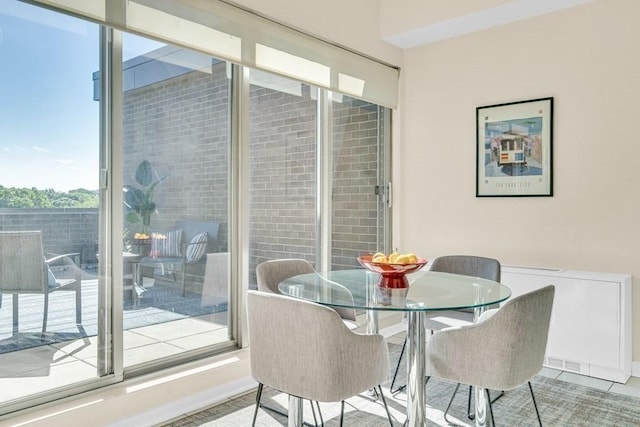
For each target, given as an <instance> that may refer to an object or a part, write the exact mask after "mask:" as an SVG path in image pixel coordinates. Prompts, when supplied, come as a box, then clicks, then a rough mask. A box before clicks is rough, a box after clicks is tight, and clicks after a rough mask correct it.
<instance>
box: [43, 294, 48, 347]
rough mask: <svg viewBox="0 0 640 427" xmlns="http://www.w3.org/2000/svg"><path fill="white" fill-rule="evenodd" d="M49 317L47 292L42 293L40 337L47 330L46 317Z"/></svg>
mask: <svg viewBox="0 0 640 427" xmlns="http://www.w3.org/2000/svg"><path fill="white" fill-rule="evenodd" d="M48 317H49V293H48V292H45V293H44V313H43V315H42V339H43V340H44V334H45V332H46V331H47V318H48Z"/></svg>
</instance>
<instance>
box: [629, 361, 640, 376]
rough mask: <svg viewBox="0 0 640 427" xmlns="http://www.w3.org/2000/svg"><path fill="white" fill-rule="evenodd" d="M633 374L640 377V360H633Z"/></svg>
mask: <svg viewBox="0 0 640 427" xmlns="http://www.w3.org/2000/svg"><path fill="white" fill-rule="evenodd" d="M631 376H632V377H640V362H631Z"/></svg>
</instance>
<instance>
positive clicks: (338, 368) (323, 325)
mask: <svg viewBox="0 0 640 427" xmlns="http://www.w3.org/2000/svg"><path fill="white" fill-rule="evenodd" d="M247 313H248V319H249V322H248V325H249V353H250V358H251V375H252V376H253V378H254V379H255V380H256V381H258V383H259V387H258V396H257V398H256V400H257V402H256V409H255V412H254V417H253V424H252V425H255V420H256V416H257V413H258V408H259V401H260V396H261V393H262V389H263V386H264V385H268V386H270V387H273V388H274V389H276V390H279V391H281V392H283V393H287V394H290V395H293V396H297V397H300V398H303V399H309V400H311V401H317V402H342V413H341V417H340V425H342V421H343V416H344V400H345V399H347V398H349V397H352V396H355V395H357V394H359V393H362V392H364V391H367V390H369V389H372V388H377V389H378V392H379V393H380V396H381V400H382V402H383V404H384V406H385V409H386V410H387V417H388V419H389V423H390V424H391V425H393V423H392V421H391V415H390V414H389V410H388V408H387V404H386V401H385V399H384V395H383V394H382V388H381V387H380V384H381V383H383V382H384V381H385V380H386V379H387V378H388V375H389V355H388V350H387V344H386V342H385V340H384V337H382V335H379V334H373V335H361V334H357V333H355V332H353V331H351V330H350V329H349V328H348V327H346V326H345V324H344V323H343V322H342V319H341V318H340V316H339V315H338V314H337V313H336V312H335V310H332V309H331V308H329V307H325V306H323V305H320V304H317V303H313V302H309V301H303V300H299V299H295V298H291V297H288V296H285V295H279V294H275V293H271V292H260V291H248V292H247Z"/></svg>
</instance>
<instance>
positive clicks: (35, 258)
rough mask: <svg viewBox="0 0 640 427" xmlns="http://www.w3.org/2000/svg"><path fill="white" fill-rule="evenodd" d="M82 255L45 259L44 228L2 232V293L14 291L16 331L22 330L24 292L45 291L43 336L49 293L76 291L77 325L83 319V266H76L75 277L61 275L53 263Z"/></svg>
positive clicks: (66, 255) (0, 292)
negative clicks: (19, 297)
mask: <svg viewBox="0 0 640 427" xmlns="http://www.w3.org/2000/svg"><path fill="white" fill-rule="evenodd" d="M79 256H80V254H77V253H73V254H64V255H56V256H53V257H51V258H49V259H46V258H45V254H44V250H43V246H42V232H40V231H3V232H0V294H3V293H7V294H13V334H14V335H16V334H17V333H18V332H19V324H18V322H19V317H18V308H19V307H18V296H19V295H20V294H43V295H44V310H43V315H42V337H43V338H44V334H45V332H46V330H47V319H48V315H49V294H50V293H51V292H54V291H58V290H69V291H75V305H76V324H78V325H80V324H81V322H82V294H81V292H82V288H81V277H80V268H79V267H78V266H77V265H76V264H73V266H74V275H73V276H74V277H73V278H68V279H61V278H57V277H56V276H55V275H54V274H53V272H52V271H51V269H50V268H49V267H50V266H51V265H53V264H56V263H60V262H67V263H69V262H71V263H72V261H69V260H73V259H77V258H78V257H79Z"/></svg>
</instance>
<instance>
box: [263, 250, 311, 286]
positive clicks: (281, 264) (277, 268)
mask: <svg viewBox="0 0 640 427" xmlns="http://www.w3.org/2000/svg"><path fill="white" fill-rule="evenodd" d="M306 273H315V270H314V269H313V265H311V263H310V262H309V261H307V260H305V259H297V258H289V259H274V260H270V261H265V262H262V263H260V264H258V266H257V267H256V279H257V281H258V290H259V291H262V292H273V293H274V294H279V293H280V291H278V284H280V282H282V281H283V280H285V279H288V278H290V277H293V276H297V275H298V274H306Z"/></svg>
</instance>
